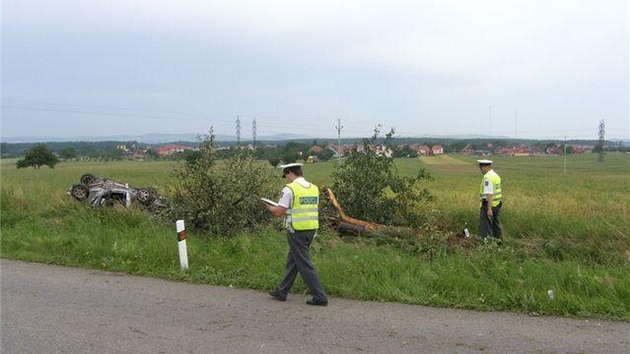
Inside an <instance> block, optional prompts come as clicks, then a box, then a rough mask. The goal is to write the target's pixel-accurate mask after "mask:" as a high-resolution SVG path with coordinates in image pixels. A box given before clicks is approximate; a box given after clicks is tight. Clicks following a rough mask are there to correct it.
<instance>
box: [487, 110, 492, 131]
mask: <svg viewBox="0 0 630 354" xmlns="http://www.w3.org/2000/svg"><path fill="white" fill-rule="evenodd" d="M490 137H492V105H490V116H489V117H488V138H490Z"/></svg>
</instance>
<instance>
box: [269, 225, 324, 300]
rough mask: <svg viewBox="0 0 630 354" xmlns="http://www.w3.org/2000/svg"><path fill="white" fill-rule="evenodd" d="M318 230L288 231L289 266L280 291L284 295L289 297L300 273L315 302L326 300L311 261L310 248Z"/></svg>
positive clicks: (285, 271) (287, 265)
mask: <svg viewBox="0 0 630 354" xmlns="http://www.w3.org/2000/svg"><path fill="white" fill-rule="evenodd" d="M315 232H316V230H303V231H295V232H294V233H291V232H288V231H287V241H288V243H289V254H288V255H287V264H286V267H285V270H284V277H283V278H282V281H281V282H280V286H279V287H278V291H280V293H282V294H283V295H287V294H288V293H289V291H290V290H291V288H292V287H293V283H294V282H295V278H296V276H297V274H298V273H300V276H302V279H303V280H304V283H306V286H307V287H308V289H309V291H310V292H311V295H312V296H313V300H322V301H323V300H326V293H325V292H324V288H323V287H322V284H321V283H320V282H319V276H318V275H317V270H315V265H314V264H313V261H312V260H311V253H310V251H309V247H310V246H311V242H313V238H314V237H315Z"/></svg>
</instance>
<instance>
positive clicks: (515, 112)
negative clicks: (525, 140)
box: [514, 107, 518, 138]
mask: <svg viewBox="0 0 630 354" xmlns="http://www.w3.org/2000/svg"><path fill="white" fill-rule="evenodd" d="M514 137H515V138H518V109H517V108H516V107H514Z"/></svg>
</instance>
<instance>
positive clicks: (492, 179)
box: [479, 170, 503, 207]
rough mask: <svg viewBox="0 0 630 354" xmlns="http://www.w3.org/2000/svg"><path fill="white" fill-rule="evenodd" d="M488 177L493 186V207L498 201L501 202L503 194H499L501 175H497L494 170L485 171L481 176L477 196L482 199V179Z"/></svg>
mask: <svg viewBox="0 0 630 354" xmlns="http://www.w3.org/2000/svg"><path fill="white" fill-rule="evenodd" d="M486 178H487V179H489V180H490V182H492V186H493V187H494V188H493V190H494V195H493V196H492V206H493V207H495V206H497V205H499V203H501V199H502V198H503V195H502V194H501V177H499V175H498V174H497V173H496V172H494V170H490V171H488V172H486V174H485V175H483V177H482V178H481V185H480V187H479V196H480V198H481V201H483V200H484V198H483V197H484V196H485V194H484V193H483V181H484V180H485V179H486Z"/></svg>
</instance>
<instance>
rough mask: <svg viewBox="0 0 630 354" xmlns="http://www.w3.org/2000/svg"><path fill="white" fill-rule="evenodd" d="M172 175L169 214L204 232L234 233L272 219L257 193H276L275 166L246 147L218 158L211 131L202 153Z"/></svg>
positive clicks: (263, 194)
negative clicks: (258, 160)
mask: <svg viewBox="0 0 630 354" xmlns="http://www.w3.org/2000/svg"><path fill="white" fill-rule="evenodd" d="M173 175H174V177H175V182H174V185H173V189H174V190H173V202H172V207H173V212H172V213H171V215H174V216H175V217H176V218H178V219H184V220H185V221H186V224H187V225H189V227H190V228H192V229H194V230H195V231H197V232H198V233H200V234H212V235H217V236H228V237H229V236H234V235H236V234H238V233H240V232H242V231H243V230H254V229H255V228H256V227H257V226H259V225H260V224H262V223H265V222H267V221H268V220H269V219H270V218H271V214H270V213H268V212H267V211H266V209H265V208H264V207H263V206H262V204H261V202H260V200H259V197H260V196H265V195H273V193H274V190H275V188H274V187H275V185H274V183H273V180H274V179H275V177H274V174H273V171H272V168H271V167H270V166H269V165H268V164H266V163H260V162H257V161H256V159H255V158H254V157H253V156H252V155H251V154H250V153H249V152H247V151H246V150H240V151H239V152H238V153H236V154H234V155H232V156H231V157H229V158H227V159H224V160H219V159H218V158H217V155H216V145H215V143H214V136H213V135H212V130H210V133H209V134H208V135H206V136H205V137H204V139H203V141H202V143H201V146H200V150H199V153H198V154H195V156H194V158H189V159H187V160H186V161H185V162H182V164H181V165H180V166H178V167H177V168H175V170H174V171H173Z"/></svg>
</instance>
